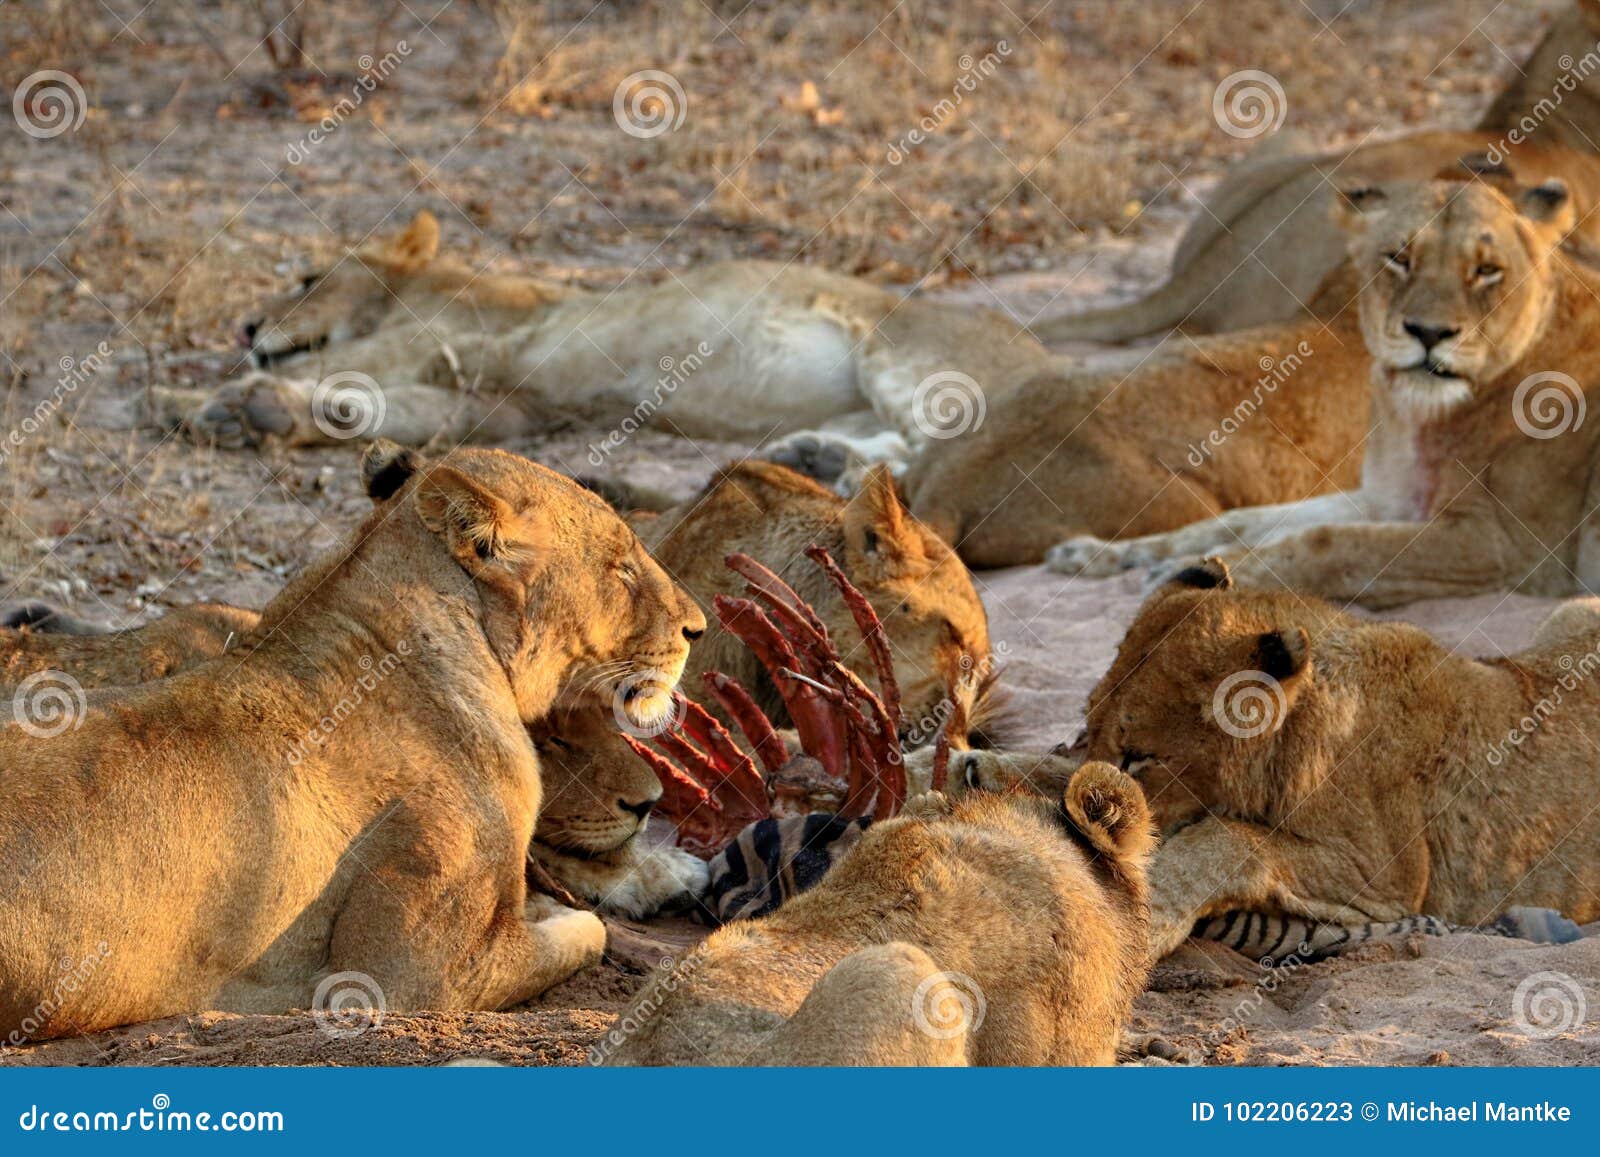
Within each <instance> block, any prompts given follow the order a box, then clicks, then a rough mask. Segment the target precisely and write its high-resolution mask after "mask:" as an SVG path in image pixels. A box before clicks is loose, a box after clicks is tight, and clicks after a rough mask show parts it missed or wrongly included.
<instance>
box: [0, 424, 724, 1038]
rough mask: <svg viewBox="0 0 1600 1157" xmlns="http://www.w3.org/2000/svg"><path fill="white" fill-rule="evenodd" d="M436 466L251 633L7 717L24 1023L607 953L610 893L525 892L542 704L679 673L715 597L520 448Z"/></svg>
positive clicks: (494, 985)
mask: <svg viewBox="0 0 1600 1157" xmlns="http://www.w3.org/2000/svg"><path fill="white" fill-rule="evenodd" d="M397 449H398V448H394V447H388V448H384V447H379V448H377V450H375V452H376V453H380V454H384V455H391V453H392V452H393V451H397ZM416 465H417V466H418V469H417V473H416V476H415V478H414V479H413V480H411V481H409V482H408V483H407V484H406V485H405V486H404V487H403V488H402V489H400V490H399V493H398V494H397V495H396V497H394V498H393V499H392V500H390V501H388V502H385V503H383V504H382V505H380V506H379V507H378V508H377V509H376V510H375V511H374V512H373V514H372V515H371V516H370V517H369V518H368V519H367V520H366V521H365V522H364V523H363V524H362V525H361V526H360V527H359V528H358V529H357V530H356V531H355V532H354V533H353V534H351V535H350V537H349V538H348V539H347V540H346V541H345V542H344V543H343V544H342V545H341V546H340V547H338V548H336V549H335V550H332V551H330V552H329V553H328V554H326V555H324V556H322V557H320V558H319V559H317V560H316V561H314V562H313V563H312V564H310V565H309V566H308V567H307V568H306V569H305V570H304V571H302V572H301V573H300V574H299V575H298V576H297V577H296V578H295V579H293V580H292V581H291V582H290V583H289V585H288V586H287V587H286V588H285V589H284V591H283V592H282V594H280V595H279V596H278V597H277V598H276V599H274V600H273V601H272V602H271V603H270V604H269V605H268V606H267V608H266V610H265V611H264V612H263V614H262V618H261V620H260V622H259V624H258V625H257V628H256V630H255V632H254V634H253V635H252V637H251V639H250V640H249V642H248V644H247V645H245V646H241V647H240V648H238V649H237V650H230V651H229V652H228V653H227V654H225V655H223V656H221V657H219V658H217V659H214V660H211V661H209V662H206V663H202V664H200V665H198V666H195V667H193V668H190V669H189V670H187V671H184V672H182V673H180V674H178V675H175V676H171V677H169V678H167V679H165V680H161V681H158V682H155V683H149V684H142V685H139V686H135V687H131V688H119V689H111V690H106V691H100V692H95V693H92V694H91V695H90V696H89V697H88V705H87V710H86V711H85V712H83V713H82V714H81V716H80V717H79V719H78V721H77V722H76V723H75V725H74V726H73V727H71V728H68V729H67V730H65V731H62V732H61V733H60V734H58V735H56V736H54V737H53V738H39V737H38V736H37V735H36V734H34V733H33V732H32V731H30V730H29V729H27V728H25V727H24V726H23V724H22V722H20V721H19V722H9V721H8V725H6V726H4V727H0V747H3V748H4V757H3V764H4V766H5V768H6V774H5V776H4V778H3V781H0V864H3V865H4V866H3V867H0V1028H3V1029H4V1030H6V1031H8V1032H9V1031H12V1030H17V1029H21V1030H22V1031H24V1032H25V1034H26V1036H27V1037H29V1038H30V1039H47V1038H50V1037H54V1036H60V1035H63V1034H66V1033H75V1032H85V1031H91V1030H95V1029H100V1028H106V1027H110V1026H114V1025H119V1024H126V1023H130V1022H134V1021H141V1020H148V1019H153V1018H156V1017H161V1016H167V1015H171V1014H175V1013H182V1012H193V1011H198V1010H201V1009H223V1010H232V1011H241V1012H284V1011H287V1010H289V1009H293V1008H306V1007H309V1006H311V1005H312V1003H313V999H314V996H315V991H316V988H317V985H318V982H319V981H320V980H322V979H323V978H325V977H328V976H330V975H333V974H337V973H340V972H347V971H348V972H357V973H361V974H363V975H364V976H366V977H370V978H371V980H372V981H373V982H375V983H376V985H377V986H378V987H379V988H381V990H382V992H383V994H384V998H385V1001H386V1003H387V1006H388V1007H389V1008H392V1009H415V1008H446V1009H448V1008H480V1009H493V1008H500V1007H504V1006H505V1005H507V1004H512V1003H515V1002H517V1001H519V1000H525V999H527V998H529V997H531V996H533V995H535V994H537V993H538V992H540V991H542V990H543V989H545V988H547V987H548V986H549V985H551V984H553V983H555V982H556V981H559V980H561V979H563V978H565V977H567V976H569V975H571V974H572V973H573V972H574V971H575V970H577V969H578V968H581V967H583V966H585V965H587V964H591V963H594V962H595V961H597V960H598V959H599V956H600V953H601V951H602V949H603V946H604V929H603V927H602V925H601V924H600V922H599V921H598V919H596V918H595V917H594V916H593V915H592V914H589V913H578V912H572V911H570V910H567V909H564V908H561V907H560V906H559V905H556V904H553V903H551V902H549V901H547V900H545V899H543V898H541V897H531V896H529V894H528V893H527V890H526V885H525V882H524V869H525V857H526V854H527V847H528V841H529V839H530V837H531V836H532V833H533V826H534V818H535V816H536V815H537V813H538V811H539V807H540V803H541V793H540V776H539V762H538V757H537V755H536V753H535V751H534V748H533V745H532V743H531V742H530V741H529V738H528V735H527V732H526V730H525V727H524V722H525V721H527V720H532V719H537V718H539V717H542V716H543V715H545V714H547V713H548V712H549V711H550V710H551V708H552V707H553V706H555V705H556V702H557V699H558V695H559V694H561V693H562V691H563V689H571V688H590V687H592V688H594V693H595V694H598V695H600V696H602V697H609V696H610V695H611V694H613V693H614V690H615V684H616V682H617V680H618V678H619V676H618V675H617V674H616V672H618V671H619V670H623V671H625V670H631V669H634V668H636V667H650V668H655V669H659V670H661V671H663V672H667V673H668V674H669V675H675V674H677V673H678V672H679V671H681V669H682V665H683V662H684V659H685V657H686V655H687V651H688V636H689V635H691V634H693V633H695V632H698V631H700V630H702V629H703V628H704V625H705V623H704V619H703V617H702V616H701V615H700V613H699V611H698V610H697V609H696V608H695V606H694V605H693V603H692V601H690V600H689V599H688V598H687V597H686V596H685V595H684V594H683V593H682V592H681V591H680V590H678V589H677V587H676V586H675V585H674V584H673V583H672V581H671V580H670V579H669V578H668V577H667V576H666V574H665V573H663V572H662V571H661V569H660V568H659V567H658V566H656V564H655V563H654V562H653V561H652V560H651V559H650V557H649V556H648V554H646V552H645V551H644V549H643V547H642V546H641V545H640V544H639V542H638V540H637V539H636V537H635V536H634V535H633V534H632V532H631V531H629V530H628V529H627V527H626V526H625V525H624V524H623V523H622V522H621V521H620V520H619V519H618V518H616V516H615V515H614V514H613V513H612V511H611V510H610V509H609V508H608V507H606V506H605V505H604V504H603V503H601V502H600V501H598V500H597V499H595V498H594V496H592V495H590V494H588V493H587V492H585V491H583V490H582V489H581V488H579V487H577V486H575V485H574V484H572V483H571V482H570V481H568V480H566V479H563V478H561V477H560V476H558V475H556V474H554V473H552V472H551V471H548V470H545V469H544V468H542V467H539V466H536V465H534V464H533V463H530V462H528V461H526V460H525V459H522V458H518V457H516V456H514V455H510V454H506V453H503V452H499V451H483V450H477V451H458V452H455V453H453V454H451V455H449V456H447V457H445V458H444V459H443V460H441V461H440V462H438V463H434V464H431V465H427V466H426V467H425V468H422V467H421V465H420V463H418V464H416ZM666 708H667V702H666V699H665V695H664V692H661V693H656V692H652V693H650V694H647V695H645V696H642V697H641V698H640V699H639V700H638V701H637V703H636V706H635V710H636V711H637V713H638V714H639V716H640V717H641V718H643V717H647V716H650V715H655V714H658V713H659V712H661V711H664V710H665V709H666ZM327 720H331V721H332V722H331V725H330V724H329V723H328V722H326V721H327ZM90 955H95V956H97V957H98V958H99V960H100V963H99V964H98V967H97V968H96V970H95V973H94V981H93V983H92V984H85V985H78V986H76V988H75V990H74V991H71V992H67V993H63V992H62V989H61V986H60V984H59V979H60V977H59V973H60V971H61V969H62V967H63V966H62V964H61V961H63V960H67V961H80V960H82V959H84V958H87V957H89V956H90Z"/></svg>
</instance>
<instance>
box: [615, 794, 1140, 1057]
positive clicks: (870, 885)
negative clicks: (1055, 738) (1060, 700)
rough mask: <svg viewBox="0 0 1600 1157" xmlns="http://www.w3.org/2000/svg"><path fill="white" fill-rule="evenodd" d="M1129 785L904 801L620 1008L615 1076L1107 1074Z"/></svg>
mask: <svg viewBox="0 0 1600 1157" xmlns="http://www.w3.org/2000/svg"><path fill="white" fill-rule="evenodd" d="M1152 842H1153V836H1152V833H1151V831H1150V821H1149V813H1148V811H1147V810H1146V807H1145V803H1144V799H1143V797H1142V795H1141V794H1140V792H1139V788H1138V786H1137V785H1136V784H1135V783H1134V782H1133V781H1132V780H1130V779H1129V778H1128V777H1127V776H1125V775H1123V774H1122V773H1121V772H1119V771H1118V770H1117V769H1116V768H1114V767H1110V766H1107V765H1105V764H1090V765H1086V766H1085V767H1083V768H1081V769H1080V770H1079V771H1078V772H1077V774H1076V775H1075V776H1074V777H1073V779H1072V781H1071V783H1070V784H1069V785H1068V787H1067V790H1066V791H1065V793H1064V794H1062V795H1058V796H1055V797H1051V798H1046V797H1044V796H1040V795H1036V794H1034V793H1032V792H1028V791H1017V792H1010V793H1006V794H991V793H987V792H977V793H974V794H972V795H971V796H969V797H967V798H966V799H964V800H961V801H959V802H957V803H954V804H952V803H951V802H950V801H949V800H948V799H946V798H945V797H943V796H941V795H938V794H936V793H930V794H929V795H925V796H919V797H917V799H915V800H913V801H912V802H911V803H910V804H909V805H908V806H907V809H906V811H905V813H904V814H902V815H901V816H899V817H898V818H896V819H892V820H888V821H885V822H883V823H878V824H874V825H873V826H872V827H871V828H869V829H868V830H867V831H866V832H865V833H864V834H863V835H862V837H861V840H860V842H859V843H858V844H856V846H855V847H854V848H853V849H852V850H851V851H850V852H849V853H848V854H847V855H845V856H844V857H843V859H842V860H841V861H840V862H839V863H838V864H837V865H836V866H835V867H834V868H833V870H832V871H830V872H829V873H828V875H827V876H826V877H824V878H823V880H822V881H821V882H820V883H819V884H818V885H817V886H816V887H815V888H814V889H812V890H811V891H809V892H806V893H804V894H803V895H800V896H797V897H795V898H794V899H793V900H790V901H789V902H788V903H787V904H785V905H784V906H783V907H782V908H780V909H778V911H776V912H774V913H773V914H771V915H769V916H765V917H762V918H760V919H757V920H749V921H741V922H739V923H736V924H731V925H728V926H726V927H724V928H722V929H720V930H719V931H717V932H715V933H713V934H712V935H711V936H710V938H708V939H707V940H705V941H704V942H703V943H702V944H700V945H699V946H697V947H696V948H694V949H692V950H691V951H690V952H689V953H688V954H687V955H686V956H684V957H683V958H682V959H680V960H679V961H678V962H677V963H676V964H675V965H673V966H672V967H671V968H668V969H664V970H662V972H661V973H659V974H658V975H656V976H654V977H653V978H652V979H651V981H650V982H649V983H647V984H646V985H645V987H644V988H643V989H642V990H641V991H640V992H639V993H638V994H637V995H636V996H635V998H634V1000H633V1003H632V1004H631V1005H630V1006H629V1008H628V1011H626V1012H624V1013H623V1015H622V1017H621V1018H620V1020H619V1022H618V1027H617V1028H616V1029H614V1030H613V1031H612V1033H611V1034H610V1035H608V1036H607V1037H604V1038H602V1040H601V1042H600V1044H599V1045H597V1046H596V1048H595V1050H594V1053H593V1054H592V1055H593V1057H594V1059H596V1060H597V1061H601V1062H603V1063H607V1064H616V1065H670V1064H680V1065H682V1064H686V1065H700V1064H713V1065H740V1064H789V1065H935V1064H938V1065H966V1064H972V1065H1007V1064H1010V1065H1064V1064H1110V1063H1112V1061H1113V1060H1115V1057H1116V1051H1117V1046H1118V1043H1119V1040H1120V1036H1121V1031H1122V1028H1123V1025H1124V1023H1125V1022H1126V1020H1127V1018H1128V1015H1129V1012H1130V1009H1131V1007H1132V1004H1133V999H1134V997H1135V996H1137V995H1138V993H1139V992H1140V991H1141V990H1142V989H1143V987H1144V981H1145V976H1146V971H1147V967H1148V966H1147V963H1146V957H1145V932H1146V929H1145V861H1146V858H1147V856H1148V855H1149V852H1150V848H1151V845H1152Z"/></svg>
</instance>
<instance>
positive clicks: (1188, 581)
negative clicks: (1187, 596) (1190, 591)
mask: <svg viewBox="0 0 1600 1157" xmlns="http://www.w3.org/2000/svg"><path fill="white" fill-rule="evenodd" d="M1172 582H1173V584H1174V585H1176V586H1180V587H1196V588H1198V589H1200V590H1219V591H1225V590H1229V589H1231V588H1232V586H1233V572H1232V571H1230V570H1229V569H1228V564H1227V563H1225V562H1223V561H1222V560H1221V559H1220V558H1216V557H1211V558H1207V559H1204V560H1203V561H1201V562H1197V563H1195V565H1194V566H1186V567H1184V568H1183V569H1182V570H1180V571H1179V572H1178V573H1177V574H1175V575H1173V576H1172Z"/></svg>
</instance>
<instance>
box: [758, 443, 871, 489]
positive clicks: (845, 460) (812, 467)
mask: <svg viewBox="0 0 1600 1157" xmlns="http://www.w3.org/2000/svg"><path fill="white" fill-rule="evenodd" d="M761 457H763V458H765V459H766V460H767V461H768V462H776V463H777V464H778V465H779V466H787V467H788V468H789V469H791V470H797V471H799V472H800V473H801V474H804V475H807V476H808V477H811V478H815V479H816V480H817V481H818V482H829V483H831V482H835V481H837V480H838V479H839V478H840V477H841V476H842V475H843V474H844V472H845V471H846V470H848V469H850V466H851V464H852V463H853V462H854V455H853V453H852V452H851V448H850V444H849V443H848V442H845V441H843V440H842V439H838V438H831V437H829V436H828V435H827V434H819V433H814V432H810V431H805V432H802V433H799V434H790V435H789V436H788V437H787V438H780V439H779V440H778V441H776V442H774V443H773V444H772V445H770V446H767V447H766V448H764V449H763V450H762V451H761Z"/></svg>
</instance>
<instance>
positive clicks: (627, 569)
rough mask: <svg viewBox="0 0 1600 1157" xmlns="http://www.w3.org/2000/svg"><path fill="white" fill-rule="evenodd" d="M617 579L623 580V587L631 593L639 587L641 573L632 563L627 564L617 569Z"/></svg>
mask: <svg viewBox="0 0 1600 1157" xmlns="http://www.w3.org/2000/svg"><path fill="white" fill-rule="evenodd" d="M617 577H618V578H620V579H621V580H622V585H623V586H625V587H627V588H628V589H629V590H630V591H631V590H635V589H637V587H638V586H639V571H638V568H636V567H635V566H634V565H633V564H632V563H631V562H625V563H623V564H622V565H621V566H619V567H617Z"/></svg>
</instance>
